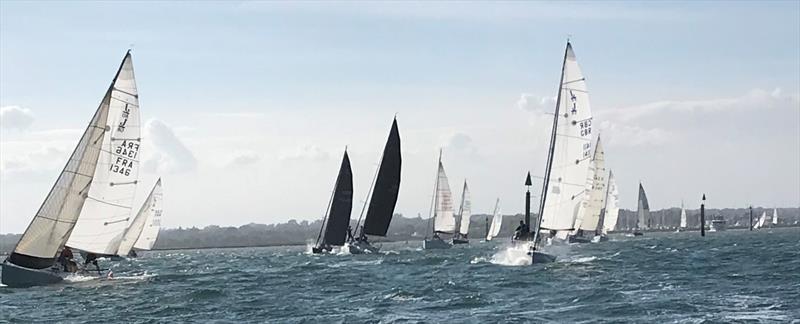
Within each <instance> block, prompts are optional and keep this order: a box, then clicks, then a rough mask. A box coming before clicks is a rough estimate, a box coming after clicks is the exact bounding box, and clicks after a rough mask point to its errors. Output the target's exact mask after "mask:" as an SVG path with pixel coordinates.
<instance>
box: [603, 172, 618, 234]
mask: <svg viewBox="0 0 800 324" xmlns="http://www.w3.org/2000/svg"><path fill="white" fill-rule="evenodd" d="M606 192H607V194H606V206H605V208H603V221H602V222H601V223H602V224H603V234H602V236H603V237H608V232H610V231H613V230H615V229H616V227H617V220H618V219H619V189H618V188H617V181H616V179H615V178H614V173H613V172H611V170H609V171H608V186H607V188H606Z"/></svg>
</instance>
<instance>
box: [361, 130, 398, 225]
mask: <svg viewBox="0 0 800 324" xmlns="http://www.w3.org/2000/svg"><path fill="white" fill-rule="evenodd" d="M401 164H402V158H401V156H400V132H399V131H398V129H397V119H395V120H394V121H393V122H392V129H391V131H389V138H388V139H387V140H386V146H385V147H384V148H383V157H382V158H381V165H380V167H378V175H377V178H376V179H375V185H374V187H373V189H372V198H370V201H369V210H368V211H367V218H366V219H365V220H364V233H366V234H369V235H377V236H386V232H387V231H388V230H389V223H391V221H392V215H393V214H394V207H395V204H396V203H397V194H398V193H399V192H400V165H401Z"/></svg>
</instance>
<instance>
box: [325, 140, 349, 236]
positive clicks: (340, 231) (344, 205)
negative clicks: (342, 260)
mask: <svg viewBox="0 0 800 324" xmlns="http://www.w3.org/2000/svg"><path fill="white" fill-rule="evenodd" d="M352 208H353V173H352V171H351V169H350V158H349V157H348V156H347V150H345V151H344V157H342V165H341V166H340V167H339V175H338V176H337V177H336V185H335V186H334V190H333V196H332V197H331V203H330V209H329V211H328V214H327V215H326V217H325V218H326V219H325V220H327V222H325V224H324V225H323V226H325V233H324V235H323V236H322V241H321V243H322V245H323V246H331V245H333V246H342V245H344V242H345V240H346V239H347V226H348V225H350V212H351V211H352ZM325 220H323V221H325ZM319 244H320V241H319V238H318V239H317V245H319Z"/></svg>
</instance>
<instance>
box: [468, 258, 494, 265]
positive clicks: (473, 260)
mask: <svg viewBox="0 0 800 324" xmlns="http://www.w3.org/2000/svg"><path fill="white" fill-rule="evenodd" d="M483 262H489V259H488V258H486V257H474V258H472V260H470V261H469V263H471V264H478V263H483Z"/></svg>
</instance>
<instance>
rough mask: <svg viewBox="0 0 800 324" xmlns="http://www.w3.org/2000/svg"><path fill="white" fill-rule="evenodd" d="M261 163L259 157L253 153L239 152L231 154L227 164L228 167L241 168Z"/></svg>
mask: <svg viewBox="0 0 800 324" xmlns="http://www.w3.org/2000/svg"><path fill="white" fill-rule="evenodd" d="M259 161H261V156H259V155H258V153H256V152H253V151H241V152H236V153H234V154H233V157H232V158H231V160H230V161H229V162H228V166H229V167H241V166H246V165H251V164H255V163H258V162H259Z"/></svg>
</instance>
